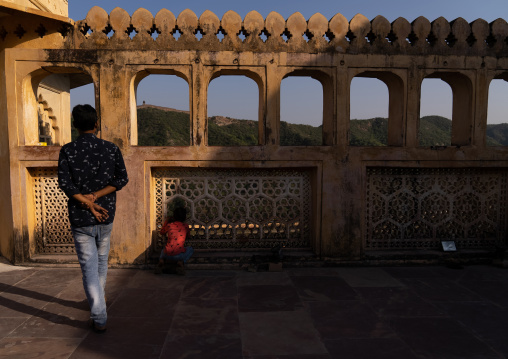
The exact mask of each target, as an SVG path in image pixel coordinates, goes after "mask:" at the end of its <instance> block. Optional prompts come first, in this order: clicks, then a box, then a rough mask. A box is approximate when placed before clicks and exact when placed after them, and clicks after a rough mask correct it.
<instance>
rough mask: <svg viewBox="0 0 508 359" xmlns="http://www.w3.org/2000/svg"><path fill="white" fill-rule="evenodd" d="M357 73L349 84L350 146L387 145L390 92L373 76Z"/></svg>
mask: <svg viewBox="0 0 508 359" xmlns="http://www.w3.org/2000/svg"><path fill="white" fill-rule="evenodd" d="M363 75H365V76H367V74H365V73H364V74H360V75H359V76H356V77H354V78H353V80H352V81H351V89H350V116H349V117H350V136H349V145H350V146H387V145H388V113H389V91H388V87H387V85H386V84H385V83H384V82H383V81H381V80H380V79H378V78H375V77H370V76H369V77H363Z"/></svg>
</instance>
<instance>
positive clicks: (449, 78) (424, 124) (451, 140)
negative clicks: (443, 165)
mask: <svg viewBox="0 0 508 359" xmlns="http://www.w3.org/2000/svg"><path fill="white" fill-rule="evenodd" d="M441 80H442V81H441ZM446 84H448V85H449V86H447V85H446ZM450 89H451V91H450ZM472 94H473V85H472V82H471V80H470V79H469V78H468V77H467V76H465V75H463V74H461V73H453V72H436V73H433V74H431V75H429V76H427V78H425V79H424V80H423V81H422V86H421V97H420V121H419V128H418V143H419V145H420V146H450V145H452V146H467V145H470V144H471V138H472V127H473V95H472Z"/></svg>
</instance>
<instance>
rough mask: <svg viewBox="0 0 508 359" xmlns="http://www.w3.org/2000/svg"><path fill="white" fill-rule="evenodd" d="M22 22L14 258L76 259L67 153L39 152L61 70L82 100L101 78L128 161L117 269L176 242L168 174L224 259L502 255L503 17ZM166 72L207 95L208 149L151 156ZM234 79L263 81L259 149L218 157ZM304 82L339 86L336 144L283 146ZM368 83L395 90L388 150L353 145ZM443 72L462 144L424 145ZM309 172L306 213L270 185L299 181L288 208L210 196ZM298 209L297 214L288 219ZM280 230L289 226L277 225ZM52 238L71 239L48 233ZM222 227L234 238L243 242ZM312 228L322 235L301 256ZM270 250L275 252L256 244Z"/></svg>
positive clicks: (145, 17) (0, 30)
mask: <svg viewBox="0 0 508 359" xmlns="http://www.w3.org/2000/svg"><path fill="white" fill-rule="evenodd" d="M11 20H12V19H11ZM13 20H14V21H9V22H3V23H2V22H1V19H0V38H1V39H2V41H3V46H4V48H3V50H2V54H3V59H4V67H3V69H4V71H3V76H4V81H5V82H2V83H3V84H5V92H3V93H2V96H3V98H2V101H5V103H6V107H5V110H4V111H5V114H6V116H5V117H4V118H6V119H7V125H6V124H5V123H2V126H3V127H7V129H8V131H7V132H4V131H2V134H1V136H4V137H3V138H2V140H4V139H5V140H8V143H9V151H8V154H6V155H3V158H2V161H3V163H6V162H7V159H6V158H7V157H6V156H8V162H9V167H8V168H7V169H6V170H5V171H2V172H3V174H2V176H1V181H2V182H4V183H9V185H10V199H11V201H10V203H9V205H5V206H4V207H3V208H2V212H1V213H0V214H6V215H7V217H8V215H11V216H12V224H11V223H10V222H9V221H8V222H9V223H8V226H7V229H5V228H3V229H2V233H1V235H0V237H1V239H2V254H3V255H5V256H7V257H8V258H10V259H14V260H15V261H17V262H23V261H29V260H35V259H36V258H38V256H39V257H40V256H41V255H42V254H44V253H46V251H47V253H53V254H54V253H70V252H71V251H72V243H71V242H70V241H69V237H68V229H67V227H66V224H65V223H64V222H61V221H60V217H61V216H62V213H63V212H62V211H61V207H62V204H61V203H62V199H61V197H60V195H59V194H58V193H57V192H55V190H54V169H55V167H56V165H57V159H58V152H59V149H60V147H59V146H45V147H41V146H34V144H35V137H36V136H37V131H36V130H34V129H36V128H37V109H38V101H37V94H36V90H37V88H38V85H39V84H40V83H41V81H42V80H43V79H44V78H46V77H47V76H49V75H52V76H55V75H56V76H65V77H66V78H68V79H69V81H70V87H71V88H72V87H74V86H78V85H81V84H84V83H87V82H91V83H93V84H94V87H95V96H96V107H97V110H98V112H99V114H100V118H101V128H100V136H101V137H102V138H104V139H106V140H109V141H112V142H114V143H116V144H117V145H118V146H119V147H120V148H121V150H122V152H123V154H124V157H125V161H126V165H127V169H128V172H129V177H130V182H129V185H128V186H127V187H126V188H124V189H123V190H122V191H121V192H120V193H119V194H118V198H119V200H118V213H117V219H116V222H115V228H114V232H113V239H112V247H111V262H112V263H117V264H130V263H144V262H146V261H147V260H148V258H149V257H150V255H151V253H152V251H153V250H154V248H155V249H156V248H158V246H159V245H160V244H157V243H158V242H157V241H158V239H157V238H156V236H155V235H154V233H156V231H157V225H158V224H160V221H161V216H162V215H161V213H160V211H161V209H160V208H161V207H160V205H159V207H158V204H157V203H158V201H159V202H160V201H170V200H173V199H174V198H169V197H168V198H166V197H164V196H167V194H164V195H163V193H162V192H159V190H157V185H158V184H157V183H159V182H157V181H165V180H163V179H161V178H169V179H168V181H169V182H168V183H170V182H171V181H173V182H171V183H179V184H178V185H175V186H177V187H178V186H180V187H178V188H177V189H175V191H176V192H174V193H173V194H170V195H169V196H170V197H171V196H173V197H175V196H176V197H178V198H181V199H182V200H184V201H186V203H187V204H188V208H190V209H191V210H192V211H193V212H192V219H193V221H194V224H195V227H194V228H195V230H196V233H198V234H197V236H198V237H199V233H205V234H203V235H201V237H199V238H197V237H196V241H200V246H201V248H203V249H208V250H211V251H216V250H224V249H226V250H236V251H238V250H242V251H248V250H249V248H251V249H252V248H257V249H259V248H261V249H263V248H264V249H267V248H268V247H269V246H270V243H272V244H274V245H275V244H282V245H286V246H288V247H291V246H292V245H294V246H295V247H298V248H300V249H301V248H303V247H305V248H307V249H309V250H312V251H313V252H314V253H316V254H318V255H319V256H321V257H323V258H325V257H332V258H335V259H344V260H360V259H362V258H364V256H365V254H366V253H367V251H383V250H394V249H403V250H406V251H414V250H417V249H432V250H435V249H438V245H439V243H440V240H441V239H450V238H452V239H455V240H456V241H457V242H458V245H459V248H462V249H491V248H493V247H494V246H495V245H503V244H504V242H505V241H506V233H507V223H506V218H505V214H506V206H505V205H504V203H505V200H506V171H505V168H506V164H507V158H508V157H507V155H508V150H507V149H506V148H504V147H487V146H486V143H485V137H486V126H487V103H488V88H489V84H490V82H491V81H492V80H493V79H499V78H500V79H505V80H506V79H508V56H507V55H508V41H507V40H508V24H507V23H506V22H505V21H504V20H502V19H499V20H496V21H494V22H493V23H491V24H488V23H487V22H485V21H484V20H481V19H479V20H476V21H474V22H472V23H471V24H469V23H467V22H466V21H465V20H463V19H460V18H459V19H456V20H454V21H451V22H448V21H447V20H445V19H443V18H439V19H436V20H434V21H432V22H430V21H429V20H427V19H425V18H423V17H420V18H418V19H416V20H415V21H413V22H412V23H410V22H408V21H407V20H405V19H402V18H399V19H397V20H395V21H394V22H393V23H389V22H388V21H387V20H386V19H384V18H383V17H381V16H378V17H376V18H375V19H373V20H372V21H369V20H368V19H366V18H365V17H364V16H362V15H357V16H355V17H354V18H353V19H352V20H351V21H349V22H348V21H347V20H346V19H345V18H344V17H343V16H342V15H341V14H337V15H335V16H334V17H333V18H332V19H331V20H327V19H326V18H324V17H323V16H322V15H320V14H316V15H314V16H312V17H311V18H310V19H308V20H305V19H304V18H303V17H302V15H300V14H299V13H296V14H294V15H292V16H290V17H289V18H288V19H286V20H285V19H284V18H282V16H281V15H279V14H277V13H274V12H272V13H270V14H269V15H268V16H267V17H266V19H263V17H262V16H261V15H260V14H259V13H257V12H250V13H249V14H247V15H246V17H245V18H244V19H242V18H241V17H240V16H239V15H238V14H236V13H234V12H232V11H229V12H227V13H226V14H225V15H224V16H223V17H222V19H219V18H218V17H217V16H216V15H214V14H213V13H211V12H209V11H207V12H205V13H203V14H202V15H201V16H200V17H199V18H198V17H197V16H196V15H195V14H194V13H193V12H192V11H190V10H185V11H183V12H182V13H181V14H179V15H178V16H177V17H176V16H174V15H173V14H172V13H171V12H170V11H168V10H165V9H163V10H161V11H160V12H158V13H157V14H156V15H155V16H153V15H152V14H151V13H149V12H148V11H147V10H145V9H139V10H137V11H136V12H135V13H134V14H132V16H130V15H129V14H128V13H127V12H126V11H125V10H123V9H121V8H116V9H114V10H113V11H112V12H111V13H110V14H107V13H106V12H105V11H104V10H103V9H101V8H98V7H94V8H93V9H91V10H90V12H89V13H88V15H87V17H86V19H85V20H82V21H77V22H76V23H75V24H71V23H65V22H61V21H55V20H52V19H40V21H37V22H34V21H30V19H28V18H26V17H24V16H18V17H14V18H13ZM155 33H157V36H155V35H154V34H155ZM2 34H3V35H2ZM174 34H179V35H180V36H179V37H178V39H176V38H175V36H174ZM221 34H222V35H221ZM238 34H240V35H241V36H238ZM242 34H243V35H242ZM196 35H198V36H196ZM218 35H219V36H218ZM244 36H245V38H244V40H242V38H243V37H244ZM7 69H12V70H7ZM150 74H170V75H177V76H179V77H181V78H183V79H185V80H186V81H187V83H188V84H189V101H190V124H189V127H190V133H191V135H190V137H191V138H190V139H189V143H190V146H179V147H145V146H137V119H136V116H137V114H136V89H137V85H138V83H139V82H140V81H141V80H142V79H143V78H145V77H146V76H149V75H150ZM228 75H242V76H246V77H249V78H251V79H252V80H254V81H255V82H256V84H257V86H258V88H259V118H258V124H259V136H258V141H259V143H258V145H256V146H242V147H218V146H208V143H207V118H208V116H207V90H208V84H209V83H210V81H211V80H213V79H214V78H216V77H218V76H228ZM288 76H307V77H313V78H315V79H317V80H318V81H319V82H320V83H321V84H322V86H323V90H324V106H323V144H322V146H302V147H298V146H280V145H279V143H280V114H279V113H280V84H281V81H282V80H283V79H284V78H285V77H288ZM355 77H370V78H376V79H379V80H381V81H383V82H384V83H385V84H386V85H387V87H388V90H389V122H388V146H386V147H352V146H349V120H350V114H349V103H350V93H349V89H350V83H351V81H352V79H353V78H355ZM429 77H430V78H441V79H442V80H443V81H445V82H447V83H448V84H449V85H450V86H451V88H452V92H453V115H452V138H451V141H452V146H448V147H439V148H435V147H432V148H430V147H420V146H419V145H418V125H419V109H420V88H421V83H422V81H423V79H425V78H429ZM2 108H3V107H2ZM64 118H65V116H63V117H62V119H61V120H59V121H64ZM59 125H62V126H63V124H59ZM64 142H65V140H64ZM2 143H5V142H4V141H2ZM171 170H177V171H176V172H171ZM198 170H203V171H204V172H203V173H204V174H202V175H199V176H201V177H202V178H203V180H200V181H201V182H199V181H197V180H196V181H195V180H194V179H192V180H189V179H188V178H190V177H189V176H191V175H189V173H195V172H193V171H198ZM165 171H166V172H165ZM167 171H170V172H167ZM178 171H180V172H178ZM239 171H240V172H239ZM242 171H244V172H242ZM284 171H286V172H284ZM295 171H296V172H298V171H299V172H298V173H303V174H305V175H304V176H308V183H309V185H308V187H309V192H308V193H309V196H310V199H309V200H308V201H306V202H305V201H303V199H302V198H300V197H299V196H301V194H295V193H296V192H291V193H290V182H287V184H285V185H280V184H278V183H283V182H280V181H279V182H276V181H275V182H274V181H272V182H271V183H272V184H270V185H269V187H270V186H273V188H276V187H277V186H279V187H281V186H282V187H281V188H282V190H281V194H280V195H274V196H273V197H270V196H269V195H268V194H266V193H265V192H263V191H261V190H259V191H257V190H256V191H254V190H252V191H251V192H249V191H247V192H246V193H247V194H246V196H247V197H245V198H244V197H242V194H239V193H237V192H236V190H235V189H229V190H228V191H229V192H227V191H226V192H224V193H225V194H224V196H225V197H227V198H226V199H223V198H222V197H220V191H219V192H207V191H208V189H206V188H208V187H207V186H212V185H213V183H217V181H219V182H220V181H221V179H222V181H223V182H227V181H226V180H227V179H228V173H229V176H230V177H231V178H236V179H235V181H237V182H238V183H244V184H242V185H241V186H245V187H241V189H246V188H252V187H248V186H247V185H246V184H245V183H247V182H248V181H244V180H243V178H244V177H242V176H244V173H247V174H248V175H247V176H248V177H249V178H252V179H253V180H254V181H258V182H256V183H260V184H261V186H262V183H264V182H263V178H268V177H269V176H271V174H270V173H272V174H274V173H294V172H295ZM442 171H445V172H446V171H448V172H446V175H443V172H442ZM256 172H259V175H258V176H256V175H255V173H256ZM160 173H183V174H182V175H177V177H174V175H168V176H169V177H168V176H166V175H162V177H160V176H161V175H160ZM172 176H173V177H172ZM192 176H194V177H195V176H198V175H195V174H192ZM192 176H191V177H192ZM199 176H198V177H199ZM283 176H285V175H283ZM298 176H299V175H297V176H296V177H298ZM302 176H303V175H302ZM194 177H192V178H194ZM296 177H295V178H296ZM386 177H388V178H393V179H394V180H393V181H391V180H389V179H388V180H386ZM52 178H53V179H52ZM383 178H385V179H383ZM460 178H465V182H464V184H463V185H462V186H463V188H462V189H461V190H460V191H459V190H455V191H454V190H453V188H454V187H453V186H454V183H455V182H456V181H457V180H458V179H460ZM489 178H493V179H495V180H492V181H490V182H489V180H488V179H489ZM184 180H186V181H190V182H192V181H194V185H195V186H198V187H199V186H201V185H200V184H198V183H203V185H202V186H204V187H203V188H202V189H201V190H196V191H197V192H196V191H194V190H192V191H190V192H189V190H188V188H187V187H182V186H181V183H183V182H185V181H184ZM395 180H397V181H399V182H400V183H401V185H400V186H399V187H396V186H395V187H394V183H395V182H396V181H395ZM242 181H243V182H242ZM432 181H434V182H432ZM429 182H430V183H431V184H429ZM235 183H236V182H235ZM249 183H250V182H249ZM273 183H275V184H273ZM306 183H307V182H306ZM251 185H252V183H251V184H249V186H251ZM45 186H46V187H45ZM198 187H197V188H198ZM205 187H206V188H205ZM41 188H46V189H43V190H42V192H41ZM175 188H176V187H175ZM186 188H187V189H186ZM199 188H200V187H199ZM235 188H236V187H235ZM44 191H47V193H46V192H44ZM240 192H242V191H240ZM40 193H42V195H41V194H40ZM45 193H46V194H45ZM210 193H213V194H210ZM242 193H243V192H242ZM41 196H42V197H41ZM44 196H45V197H44ZM193 196H194V197H193ZM200 196H201V197H200ZM207 196H208V197H207ZM217 196H219V197H217ZM249 196H252V197H249ZM256 196H257V197H256ZM176 197H175V198H176ZM211 197H213V198H211ZM45 198H46V199H45ZM164 198H166V199H164ZM242 198H244V199H242ZM256 198H257V199H256ZM202 199H203V201H202ZM205 199H206V200H205ZM228 199H230V200H229V201H228ZM38 201H39V202H38ZM41 201H42V202H41ZM44 201H47V202H44ZM210 201H211V202H210ZM242 201H243V202H242ZM256 201H257V202H256ZM231 203H236V204H235V205H234V206H233V205H232V204H231ZM241 203H243V204H241ZM252 203H263V206H264V207H269V208H275V209H273V210H271V211H272V212H270V214H271V216H272V217H273V219H275V221H271V222H270V221H268V220H269V219H270V218H265V217H263V214H262V213H261V212H259V213H258V212H255V210H254V208H258V207H263V206H259V205H258V206H254V205H253V204H252ZM295 203H305V208H303V207H301V205H296V204H295ZM436 203H437V204H441V206H438V207H444V208H445V209H440V208H437V207H436V205H435V204H436ZM25 204H27V205H25ZM408 204H411V205H408ZM165 205H166V204H164V206H165ZM228 206H229V207H228ZM298 206H300V207H298ZM210 208H216V213H217V214H218V217H213V218H220V220H219V219H211V218H212V216H211V215H210V213H209V212H206V211H209V209H210ZM239 208H241V209H242V210H243V209H245V208H246V209H245V214H244V215H242V216H240V217H238V216H236V214H235V215H231V214H230V213H231V210H232V209H236V210H238V209H239ZM277 208H279V209H278V210H277ZM288 208H292V209H291V211H292V212H291V211H290V212H291V213H293V214H294V215H291V216H287V215H286V216H285V215H283V213H286V212H287V209H288ZM298 208H303V210H305V218H304V219H305V220H306V221H308V222H306V221H303V220H300V219H298V220H295V218H300V217H299V216H301V215H302V213H304V212H303V210H299V209H298ZM162 211H164V210H162ZM228 211H229V212H228ZM440 211H441V212H440ZM443 211H446V212H443ZM251 212H252V213H251ZM228 213H229V214H228ZM266 216H267V217H270V215H266ZM436 216H443V219H442V220H438V219H436ZM1 217H3V216H1ZM290 217H291V218H290ZM293 217H294V218H293ZM247 220H249V221H250V222H247ZM256 221H257V222H256ZM267 221H268V222H267ZM475 221H476V222H477V225H476V226H474V224H475V223H476V222H475ZM45 223H46V224H45ZM249 223H250V224H252V227H249ZM277 223H278V224H279V226H281V225H284V228H282V227H279V229H274V232H271V231H272V229H268V230H265V229H266V228H271V227H270V226H273V225H274V224H277ZM296 223H298V225H300V223H306V224H305V229H304V230H302V231H300V232H298V228H297V227H298V225H296ZM223 225H224V226H225V227H222V226H223ZM242 225H244V227H242ZM472 227H474V230H473V229H471V228H472ZM47 228H56V231H57V232H56V233H57V234H59V235H57V236H55V235H54V234H55V233H54V232H51V233H49V232H47V233H48V235H45V234H44V233H46V232H44V231H45V230H47ZM220 228H224V231H226V232H227V230H230V231H232V233H233V232H234V233H233V234H231V236H230V237H228V235H229V234H228V235H226V234H224V233H225V232H222V229H220ZM245 228H250V229H245ZM219 229H220V230H219ZM66 231H67V232H66ZM16 233H22V235H15V234H16ZM210 233H211V234H210ZM238 233H240V234H241V235H240V237H238V236H237V234H238ZM263 233H275V234H277V235H279V237H277V236H275V235H274V236H275V237H277V238H275V237H274V238H272V237H270V235H269V234H266V236H265V237H263V236H264V234H263ZM280 233H282V234H280ZM295 233H299V234H298V235H300V234H301V233H305V236H304V237H305V238H303V240H302V241H300V242H298V244H295V243H296V242H295V241H298V240H299V239H298V240H297V239H295V238H296V237H297V235H296V234H295ZM210 235H211V237H210ZM51 236H52V237H51ZM66 236H67V237H66ZM256 236H257V237H256ZM49 237H51V238H52V239H51V240H49V239H48V238H49ZM219 237H220V238H219ZM269 237H270V238H269ZM214 238H215V239H217V240H214ZM300 238H302V237H300ZM265 239H268V240H269V241H268V242H270V240H271V241H272V242H270V243H268V245H260V246H259V247H256V243H261V242H263V241H264V240H265ZM44 241H46V242H44ZM228 241H229V244H228ZM224 243H226V244H224ZM46 244H48V245H46Z"/></svg>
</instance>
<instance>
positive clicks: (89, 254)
mask: <svg viewBox="0 0 508 359" xmlns="http://www.w3.org/2000/svg"><path fill="white" fill-rule="evenodd" d="M112 229H113V223H110V224H98V225H95V226H86V227H74V226H71V230H72V235H73V236H74V246H75V248H76V253H77V254H78V260H79V265H80V266H81V273H82V274H83V287H84V288H85V294H86V298H87V299H88V304H89V305H90V318H91V319H93V320H94V321H95V323H96V324H97V326H103V325H106V321H107V319H108V316H107V313H106V301H105V300H104V289H105V288H106V277H107V274H108V255H109V238H110V237H111V230H112Z"/></svg>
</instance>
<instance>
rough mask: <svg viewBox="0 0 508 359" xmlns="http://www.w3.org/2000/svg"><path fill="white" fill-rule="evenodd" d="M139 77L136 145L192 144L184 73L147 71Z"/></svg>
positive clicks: (186, 83) (186, 84)
mask: <svg viewBox="0 0 508 359" xmlns="http://www.w3.org/2000/svg"><path fill="white" fill-rule="evenodd" d="M138 77H139V80H138V82H137V86H136V119H137V121H136V124H137V125H136V127H135V128H136V129H137V145H138V146H189V145H190V144H191V131H190V127H191V125H190V123H191V122H190V111H189V84H188V82H187V81H186V80H185V79H184V78H183V77H182V76H181V75H180V76H179V75H177V74H170V73H166V74H151V73H150V74H149V73H148V72H144V73H142V74H140V75H139V76H138ZM133 127H134V126H133ZM132 137H134V136H132Z"/></svg>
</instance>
